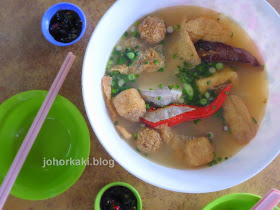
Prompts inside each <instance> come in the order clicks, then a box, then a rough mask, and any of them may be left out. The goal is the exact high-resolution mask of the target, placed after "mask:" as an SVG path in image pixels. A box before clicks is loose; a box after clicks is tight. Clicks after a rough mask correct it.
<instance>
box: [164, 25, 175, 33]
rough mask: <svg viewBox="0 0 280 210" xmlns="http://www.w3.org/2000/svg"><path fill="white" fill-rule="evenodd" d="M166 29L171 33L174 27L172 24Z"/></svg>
mask: <svg viewBox="0 0 280 210" xmlns="http://www.w3.org/2000/svg"><path fill="white" fill-rule="evenodd" d="M166 31H167V32H168V33H170V34H171V33H173V31H174V28H173V26H168V27H167V28H166Z"/></svg>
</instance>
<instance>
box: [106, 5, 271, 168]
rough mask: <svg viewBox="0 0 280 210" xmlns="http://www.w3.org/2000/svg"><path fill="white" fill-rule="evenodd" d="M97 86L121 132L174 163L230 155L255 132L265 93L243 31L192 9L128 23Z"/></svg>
mask: <svg viewBox="0 0 280 210" xmlns="http://www.w3.org/2000/svg"><path fill="white" fill-rule="evenodd" d="M102 86H103V91H104V100H105V102H106V105H107V108H108V113H109V115H110V116H111V119H112V123H113V124H114V125H115V128H116V130H117V131H118V133H119V135H120V136H121V137H122V138H123V139H124V140H125V141H126V142H127V143H128V144H130V145H131V146H132V147H133V148H135V149H136V150H137V151H138V152H139V153H140V154H141V155H143V156H144V157H146V158H147V159H149V160H151V161H154V162H156V163H158V164H161V165H164V166H167V167H173V168H194V167H202V166H207V165H208V166H212V165H215V164H217V163H219V162H222V161H226V160H227V159H229V158H230V157H232V156H233V155H234V154H236V153H237V152H238V151H239V150H240V149H242V148H243V147H244V146H246V144H248V143H249V142H250V141H251V140H252V139H253V138H254V137H255V136H256V134H257V132H258V128H259V124H260V122H261V120H262V118H263V116H264V113H265V108H266V101H267V96H268V83H267V75H266V71H265V69H264V63H263V60H262V57H261V55H260V53H259V51H258V49H257V47H256V45H255V43H254V42H253V41H252V40H251V39H250V37H249V36H248V35H247V34H246V32H245V31H243V29H242V28H241V27H240V26H239V25H238V24H237V23H235V22H234V21H233V20H231V19H230V18H228V17H225V16H224V15H222V14H220V13H216V12H214V11H212V10H208V9H204V8H200V7H193V6H185V7H174V8H166V9H163V10H159V11H156V12H154V13H152V14H149V15H147V16H145V17H143V18H142V19H140V20H138V21H136V22H135V23H134V24H133V25H132V26H130V27H129V28H128V29H127V31H126V32H125V33H124V34H123V35H122V37H120V39H119V41H118V42H117V43H116V45H115V47H114V49H113V51H112V53H111V56H110V58H109V60H108V63H107V66H106V71H105V76H104V78H103V80H102ZM122 152H126V151H122Z"/></svg>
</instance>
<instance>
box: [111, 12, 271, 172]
mask: <svg viewBox="0 0 280 210" xmlns="http://www.w3.org/2000/svg"><path fill="white" fill-rule="evenodd" d="M149 16H157V17H159V18H161V19H163V20H164V21H165V23H166V26H177V25H180V24H181V22H182V19H183V18H184V17H186V18H187V20H192V19H195V18H198V17H201V16H207V17H211V18H212V19H215V20H217V21H218V22H219V23H220V24H221V25H223V27H225V28H227V29H229V30H230V31H231V32H232V34H231V39H230V41H229V42H227V43H226V44H228V45H231V46H234V47H238V48H242V49H245V50H247V51H248V52H250V53H251V54H252V55H253V56H255V57H256V58H257V60H258V61H259V62H260V63H263V60H262V57H261V55H260V53H259V50H258V48H257V47H256V45H255V43H254V42H253V40H252V39H251V38H250V37H249V36H248V35H247V33H246V32H245V31H244V30H243V29H242V28H241V27H240V26H239V25H238V24H237V23H236V22H234V21H233V20H231V19H230V18H228V17H226V16H224V15H223V14H221V13H217V12H215V11H212V10H209V9H205V8H201V7H194V6H180V7H172V8H166V9H162V10H159V11H156V12H154V13H152V14H149ZM141 21H142V19H141V20H139V22H141ZM133 27H134V28H135V26H134V25H133V26H131V27H130V28H129V29H128V30H127V31H128V32H129V33H131V32H132V31H134V29H133ZM179 30H180V28H179V27H177V28H176V27H174V32H173V33H171V34H167V35H166V37H165V39H164V43H162V47H163V54H164V56H165V68H164V71H163V72H158V71H155V72H142V73H141V74H139V78H136V81H135V82H134V83H133V84H132V86H133V87H135V88H136V89H140V90H147V89H157V88H158V87H159V86H173V87H175V86H176V85H179V86H180V87H179V89H180V88H182V83H181V82H180V80H179V79H178V78H177V77H176V76H175V75H176V74H177V73H178V68H177V66H178V65H182V63H183V60H181V59H180V55H178V56H177V55H176V54H177V53H178V49H177V47H176V46H177V45H176V42H177V41H178V39H179V37H178V36H179V32H178V31H179ZM129 36H130V35H128V36H127V37H126V36H124V37H123V38H120V40H119V42H118V43H117V44H116V46H118V47H119V48H120V47H121V48H122V49H125V48H126V47H127V46H126V45H125V40H126V39H127V38H128V37H129ZM141 43H142V44H141V46H139V49H140V50H141V49H142V50H144V49H146V48H149V47H151V46H156V45H158V44H155V45H151V44H148V43H146V42H144V41H142V42H141ZM225 66H228V67H230V68H231V69H234V71H235V72H236V73H237V74H238V78H239V79H238V81H237V82H236V83H233V86H232V88H231V91H230V95H232V94H234V95H237V96H239V97H240V98H241V99H242V100H243V101H244V103H245V104H246V106H247V107H248V110H249V111H250V114H251V115H252V117H253V118H254V119H255V121H256V123H257V124H258V125H259V124H260V122H261V121H262V119H263V117H264V114H265V108H266V102H267V97H268V81H267V74H266V71H265V70H261V68H256V67H253V66H252V65H250V64H242V63H225ZM109 112H110V111H109ZM113 123H115V124H117V125H118V126H120V127H124V128H125V129H126V130H127V132H128V133H130V134H131V135H132V138H131V139H130V140H125V141H127V143H128V144H130V145H131V147H133V148H135V149H136V150H137V151H138V152H139V153H140V154H142V155H143V157H145V158H147V159H149V160H151V161H153V162H155V163H158V164H160V165H164V166H167V167H172V168H178V169H184V168H189V167H190V165H189V164H187V163H186V162H185V161H184V158H183V155H184V154H183V152H182V151H178V152H175V151H174V150H173V149H172V148H171V147H170V145H168V144H166V143H162V145H161V147H160V149H159V150H158V151H156V152H154V153H152V154H146V153H144V152H141V151H139V150H138V149H137V148H136V142H137V140H135V139H136V138H137V134H136V133H137V132H138V131H139V129H140V128H141V126H142V127H143V123H142V122H135V123H132V122H130V121H128V120H127V119H125V118H123V117H121V116H119V115H118V116H117V117H116V118H114V120H113ZM171 129H172V131H173V133H174V134H176V135H186V136H193V137H201V136H205V137H207V136H208V137H209V139H210V142H211V145H212V147H213V148H214V160H213V161H212V163H210V165H212V164H215V163H218V162H222V161H226V160H227V159H228V158H230V157H232V156H233V155H235V154H236V153H237V152H238V151H240V150H241V149H242V148H243V147H244V145H240V144H238V143H237V141H236V137H235V136H234V135H232V133H231V131H230V129H229V130H227V128H225V127H224V124H223V120H221V119H220V118H218V117H217V115H212V116H210V117H208V118H205V119H201V120H198V121H188V122H182V123H180V124H178V125H176V126H174V127H172V128H171ZM120 135H121V134H120ZM121 136H122V135H121ZM124 152H125V151H124Z"/></svg>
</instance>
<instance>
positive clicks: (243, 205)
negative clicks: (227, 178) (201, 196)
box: [202, 193, 279, 210]
mask: <svg viewBox="0 0 280 210" xmlns="http://www.w3.org/2000/svg"><path fill="white" fill-rule="evenodd" d="M260 199H261V197H260V196H258V195H254V194H250V193H233V194H228V195H224V196H222V197H220V198H217V199H216V200H214V201H212V202H211V203H209V204H208V205H207V206H205V207H204V208H203V209H202V210H250V209H251V208H252V207H253V206H254V205H255V204H256V203H257V202H258V201H259V200H260ZM274 210H279V208H277V207H275V208H274Z"/></svg>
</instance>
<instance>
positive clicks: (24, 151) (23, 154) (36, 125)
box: [0, 52, 76, 209]
mask: <svg viewBox="0 0 280 210" xmlns="http://www.w3.org/2000/svg"><path fill="white" fill-rule="evenodd" d="M75 58H76V57H75V56H74V55H73V53H71V52H69V53H68V55H67V57H66V58H65V60H64V62H63V64H62V66H61V68H60V70H59V72H58V74H57V75H56V78H55V80H54V82H53V84H52V86H51V88H50V90H49V92H48V95H47V96H46V98H45V100H44V102H43V104H42V106H41V108H40V110H39V112H38V114H37V115H36V117H35V119H34V121H33V123H32V125H31V127H30V129H29V131H28V133H27V135H26V136H25V139H24V141H23V143H22V145H21V147H20V149H19V151H18V153H17V155H16V157H15V159H14V161H13V163H12V165H11V167H10V169H9V171H8V173H7V175H6V177H5V179H4V181H3V183H2V185H1V187H0V209H2V208H3V206H4V204H5V202H6V200H7V198H8V196H9V193H10V191H11V189H12V187H13V185H14V183H15V181H16V178H17V176H18V174H19V172H20V170H21V168H22V166H23V164H24V162H25V160H26V158H27V156H28V154H29V152H30V150H31V148H32V145H33V144H34V142H35V139H36V137H37V135H38V133H39V131H40V129H41V127H42V125H43V123H44V121H45V119H46V117H47V115H48V113H49V111H50V109H51V107H52V105H53V102H54V100H55V98H56V96H57V94H58V92H59V90H60V88H61V86H62V84H63V82H64V80H65V78H66V76H67V74H68V72H69V70H70V68H71V66H72V64H73V62H74V60H75Z"/></svg>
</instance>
